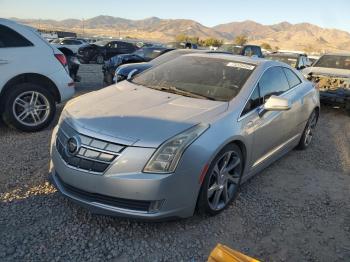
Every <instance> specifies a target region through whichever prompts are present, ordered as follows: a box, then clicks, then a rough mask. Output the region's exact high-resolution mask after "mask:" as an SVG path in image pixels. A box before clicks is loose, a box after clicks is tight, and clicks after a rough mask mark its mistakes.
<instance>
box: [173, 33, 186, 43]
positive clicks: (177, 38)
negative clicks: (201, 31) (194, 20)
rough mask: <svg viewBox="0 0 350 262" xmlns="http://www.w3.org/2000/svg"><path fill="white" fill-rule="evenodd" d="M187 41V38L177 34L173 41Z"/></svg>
mask: <svg viewBox="0 0 350 262" xmlns="http://www.w3.org/2000/svg"><path fill="white" fill-rule="evenodd" d="M187 39H188V36H187V35H185V34H179V35H177V36H175V41H176V42H179V43H181V42H187Z"/></svg>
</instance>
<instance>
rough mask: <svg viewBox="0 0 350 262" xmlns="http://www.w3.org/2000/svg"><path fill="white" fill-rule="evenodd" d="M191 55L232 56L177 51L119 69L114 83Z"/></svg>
mask: <svg viewBox="0 0 350 262" xmlns="http://www.w3.org/2000/svg"><path fill="white" fill-rule="evenodd" d="M191 53H208V54H210V53H216V54H230V53H229V52H225V51H212V50H198V49H176V50H172V51H169V52H167V53H166V54H163V55H162V56H159V57H157V58H155V59H153V60H151V61H150V62H148V63H135V64H126V65H121V66H119V67H118V68H117V70H116V73H115V77H114V79H113V81H114V82H120V81H123V80H125V79H128V78H130V77H131V76H135V75H137V74H140V73H141V72H143V71H145V70H147V69H149V68H151V67H153V66H158V65H160V64H163V63H165V62H168V61H170V60H172V59H175V58H177V57H179V56H181V55H186V54H191Z"/></svg>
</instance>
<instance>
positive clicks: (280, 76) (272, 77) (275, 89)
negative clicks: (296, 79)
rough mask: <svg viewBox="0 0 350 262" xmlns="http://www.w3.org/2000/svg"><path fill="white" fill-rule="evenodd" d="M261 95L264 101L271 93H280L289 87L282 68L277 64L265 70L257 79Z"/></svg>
mask: <svg viewBox="0 0 350 262" xmlns="http://www.w3.org/2000/svg"><path fill="white" fill-rule="evenodd" d="M259 86H260V92H261V97H262V98H263V101H264V102H265V101H266V100H267V99H268V98H269V97H270V96H272V95H276V96H278V95H280V94H282V93H284V92H285V91H287V90H288V89H289V84H288V81H287V78H286V75H285V74H284V72H283V69H282V68H281V67H279V66H276V67H271V68H269V69H267V70H266V71H265V73H264V74H263V76H262V77H261V78H260V81H259Z"/></svg>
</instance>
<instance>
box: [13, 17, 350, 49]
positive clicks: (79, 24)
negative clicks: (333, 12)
mask: <svg viewBox="0 0 350 262" xmlns="http://www.w3.org/2000/svg"><path fill="white" fill-rule="evenodd" d="M12 19H14V20H17V21H18V22H21V23H24V24H27V25H30V26H33V27H37V28H41V29H50V30H66V31H67V30H68V31H74V32H77V33H78V34H82V33H83V32H84V34H85V35H90V36H92V35H100V36H102V35H104V36H112V37H119V36H121V37H126V36H128V37H132V38H140V39H147V40H156V41H163V42H166V41H174V39H175V37H176V36H177V35H179V34H186V35H189V36H197V37H199V38H201V39H205V38H210V37H213V38H218V39H222V40H224V42H227V43H229V42H231V43H232V42H233V40H234V38H235V37H236V36H238V35H246V36H247V37H248V40H249V43H252V44H261V43H268V44H270V45H271V46H272V47H278V48H279V49H288V50H300V51H308V52H310V51H315V52H322V51H350V33H349V32H346V31H342V30H337V29H327V28H322V27H319V26H316V25H313V24H310V23H299V24H291V23H288V22H282V23H278V24H274V25H263V24H260V23H257V22H254V21H251V20H247V21H243V22H231V23H226V24H220V25H217V26H214V27H207V26H204V25H202V24H200V23H198V22H196V21H194V20H189V19H160V18H158V17H150V18H146V19H142V20H130V19H124V18H119V17H113V16H97V17H93V18H90V19H86V20H79V19H66V20H62V21H56V20H43V19H17V18H12Z"/></svg>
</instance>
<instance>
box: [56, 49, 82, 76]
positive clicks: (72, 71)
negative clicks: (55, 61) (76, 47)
mask: <svg viewBox="0 0 350 262" xmlns="http://www.w3.org/2000/svg"><path fill="white" fill-rule="evenodd" d="M57 49H58V50H60V51H61V52H62V53H63V54H64V55H65V56H66V58H67V66H68V72H69V76H70V77H71V78H72V79H73V80H74V82H80V80H81V78H80V76H78V71H79V67H80V62H79V60H78V58H77V56H76V55H75V54H74V53H73V52H72V51H71V50H70V49H68V48H66V47H58V48H57Z"/></svg>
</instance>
